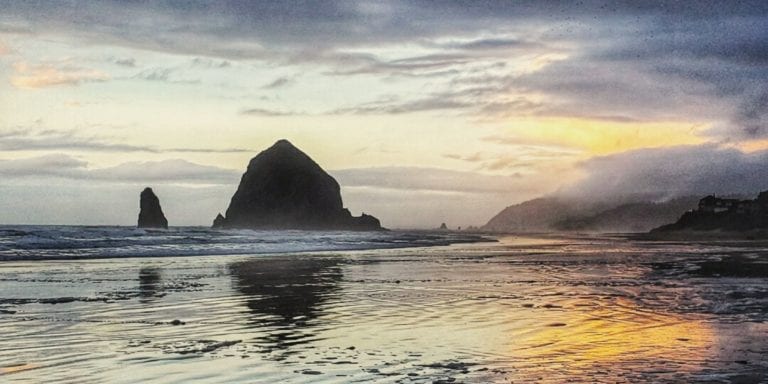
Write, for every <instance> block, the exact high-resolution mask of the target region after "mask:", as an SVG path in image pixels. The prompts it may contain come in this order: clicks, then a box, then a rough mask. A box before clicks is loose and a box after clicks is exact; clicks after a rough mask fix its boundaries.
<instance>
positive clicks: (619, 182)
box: [559, 145, 768, 201]
mask: <svg viewBox="0 0 768 384" xmlns="http://www.w3.org/2000/svg"><path fill="white" fill-rule="evenodd" d="M582 168H583V170H584V171H585V172H586V174H587V175H586V177H585V178H584V179H583V180H582V181H580V182H577V183H576V184H574V185H571V186H568V187H566V188H563V189H562V190H561V191H560V192H559V193H560V194H561V195H564V196H570V197H577V198H582V199H587V200H592V201H621V200H628V199H633V198H638V197H643V198H652V199H659V200H663V199H668V198H673V197H678V196H685V195H696V196H699V195H704V194H721V195H725V194H742V195H753V194H755V193H757V192H759V191H763V190H766V189H768V151H765V150H764V151H759V152H754V153H744V152H741V151H739V150H737V149H732V148H720V147H717V146H715V145H700V146H679V147H672V148H655V149H641V150H635V151H630V152H625V153H620V154H615V155H610V156H605V157H597V158H593V159H591V160H588V161H586V162H585V163H583V164H582Z"/></svg>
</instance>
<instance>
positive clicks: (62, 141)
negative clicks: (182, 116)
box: [0, 127, 253, 153]
mask: <svg viewBox="0 0 768 384" xmlns="http://www.w3.org/2000/svg"><path fill="white" fill-rule="evenodd" d="M121 141H122V139H120V138H114V137H103V136H93V135H91V136H87V135H82V134H80V133H78V132H77V131H75V130H56V129H43V128H39V127H23V128H15V129H5V130H0V150H3V151H40V150H58V151H61V150H76V151H95V152H150V153H161V152H180V153H184V152H186V153H239V152H253V150H252V149H247V148H163V147H155V146H149V145H132V144H124V143H121Z"/></svg>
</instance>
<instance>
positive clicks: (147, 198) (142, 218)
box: [139, 187, 168, 229]
mask: <svg viewBox="0 0 768 384" xmlns="http://www.w3.org/2000/svg"><path fill="white" fill-rule="evenodd" d="M139 207H140V209H141V210H140V211H139V228H165V229H167V228H168V220H166V219H165V215H163V210H162V208H160V199H158V198H157V196H156V195H155V193H154V192H152V188H149V187H147V188H144V190H143V191H141V197H140V200H139Z"/></svg>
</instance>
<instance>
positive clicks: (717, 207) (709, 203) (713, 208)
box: [699, 195, 751, 213]
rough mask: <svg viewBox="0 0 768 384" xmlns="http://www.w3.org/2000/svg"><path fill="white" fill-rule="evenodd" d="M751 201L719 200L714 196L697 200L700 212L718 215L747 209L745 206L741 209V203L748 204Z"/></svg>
mask: <svg viewBox="0 0 768 384" xmlns="http://www.w3.org/2000/svg"><path fill="white" fill-rule="evenodd" d="M750 202H751V201H749V200H746V201H741V200H739V199H721V198H719V197H716V196H714V195H709V196H707V197H705V198H703V199H701V200H699V211H700V212H707V213H719V212H726V211H730V210H736V211H739V210H742V209H748V207H746V205H745V206H744V207H742V208H740V207H741V206H742V203H750Z"/></svg>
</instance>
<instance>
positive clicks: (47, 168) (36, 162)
mask: <svg viewBox="0 0 768 384" xmlns="http://www.w3.org/2000/svg"><path fill="white" fill-rule="evenodd" d="M86 165H87V163H86V162H85V161H82V160H78V159H76V158H73V157H71V156H67V155H63V154H52V155H46V156H40V157H32V158H26V159H16V160H0V175H3V177H19V176H64V177H72V176H74V175H76V174H77V172H78V171H79V170H80V169H82V168H83V167H85V166H86Z"/></svg>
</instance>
